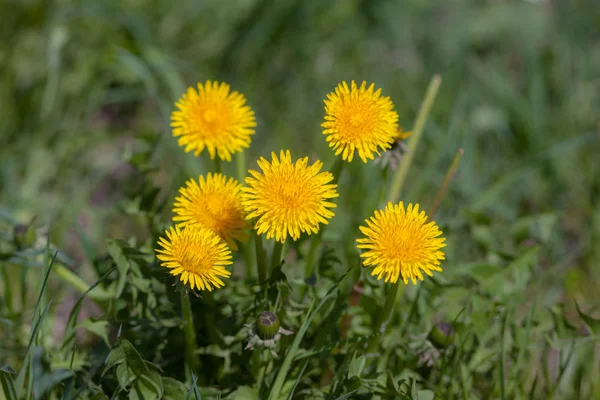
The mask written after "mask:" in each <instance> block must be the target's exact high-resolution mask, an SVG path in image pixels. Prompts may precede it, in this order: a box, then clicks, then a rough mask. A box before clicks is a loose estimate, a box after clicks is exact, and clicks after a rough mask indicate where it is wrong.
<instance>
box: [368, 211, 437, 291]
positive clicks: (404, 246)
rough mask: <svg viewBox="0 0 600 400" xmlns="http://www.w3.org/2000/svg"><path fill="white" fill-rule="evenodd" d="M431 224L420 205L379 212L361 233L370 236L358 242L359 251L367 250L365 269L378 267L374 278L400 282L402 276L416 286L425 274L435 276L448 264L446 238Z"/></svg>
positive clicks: (374, 272)
mask: <svg viewBox="0 0 600 400" xmlns="http://www.w3.org/2000/svg"><path fill="white" fill-rule="evenodd" d="M426 221H427V215H425V212H424V211H421V212H420V213H419V205H418V204H416V205H415V206H413V205H412V204H409V205H408V207H407V208H406V210H405V209H404V203H403V202H400V203H399V204H392V203H388V205H387V207H386V208H385V210H384V211H379V210H378V211H375V216H373V217H371V218H370V219H367V220H366V221H365V222H366V223H367V226H366V227H364V226H361V227H360V231H361V232H362V233H363V234H364V235H365V236H367V237H366V238H361V239H358V240H357V242H358V246H357V247H358V248H359V249H366V250H367V251H365V252H364V253H362V254H361V255H360V256H361V257H362V258H364V259H365V260H364V265H365V266H369V265H373V266H375V269H374V270H373V272H372V273H371V275H377V279H381V277H382V276H383V275H385V281H386V282H389V281H392V282H393V283H396V282H398V278H399V276H400V275H402V280H403V281H404V283H408V279H409V278H410V280H412V282H413V284H416V283H417V281H416V278H419V279H420V280H423V273H422V272H425V273H426V274H427V275H429V276H432V273H431V271H441V270H442V268H441V267H440V260H444V258H445V257H444V252H443V251H441V250H440V249H441V248H442V247H444V246H446V245H445V244H444V240H445V239H444V238H439V237H438V236H440V235H441V234H442V231H440V229H439V228H438V226H437V225H436V223H435V222H429V223H426Z"/></svg>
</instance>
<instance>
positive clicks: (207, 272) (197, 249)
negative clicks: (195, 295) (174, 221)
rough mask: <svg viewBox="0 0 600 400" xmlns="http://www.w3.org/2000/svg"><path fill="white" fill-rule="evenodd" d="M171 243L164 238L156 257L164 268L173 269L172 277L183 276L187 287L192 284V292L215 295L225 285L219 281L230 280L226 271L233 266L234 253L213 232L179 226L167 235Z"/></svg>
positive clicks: (159, 242) (170, 230)
mask: <svg viewBox="0 0 600 400" xmlns="http://www.w3.org/2000/svg"><path fill="white" fill-rule="evenodd" d="M165 234H166V236H167V239H165V238H164V237H161V238H160V239H159V240H158V244H159V245H160V246H161V247H162V249H156V253H157V255H156V257H157V258H158V259H159V260H161V261H162V263H161V264H162V266H163V267H166V268H169V269H170V271H169V272H170V273H171V275H174V276H178V275H181V277H180V279H181V281H182V282H183V283H184V284H187V283H188V281H189V283H190V286H191V288H192V289H194V288H195V287H196V288H198V289H199V290H208V291H212V289H213V286H214V287H215V288H219V287H222V286H224V285H225V284H224V283H223V281H222V280H221V279H220V278H219V277H223V278H229V277H230V276H231V272H229V271H227V270H226V269H225V266H226V265H231V264H232V263H233V262H232V261H231V251H230V250H229V248H228V247H227V245H226V244H225V242H223V241H221V239H220V238H219V237H218V236H217V235H216V234H215V233H214V232H212V231H211V230H209V229H206V228H201V227H198V226H189V227H187V228H185V229H181V228H179V227H178V226H177V227H175V228H172V227H171V228H170V229H168V230H166V231H165Z"/></svg>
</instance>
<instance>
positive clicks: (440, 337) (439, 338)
mask: <svg viewBox="0 0 600 400" xmlns="http://www.w3.org/2000/svg"><path fill="white" fill-rule="evenodd" d="M454 336H455V334H454V328H453V327H452V325H450V324H449V323H447V322H438V323H437V324H435V326H434V327H433V328H432V329H431V332H430V333H429V340H430V341H431V342H432V343H433V344H434V345H435V346H436V347H438V348H441V349H445V348H446V347H448V346H450V345H451V344H452V343H454Z"/></svg>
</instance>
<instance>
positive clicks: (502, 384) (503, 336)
mask: <svg viewBox="0 0 600 400" xmlns="http://www.w3.org/2000/svg"><path fill="white" fill-rule="evenodd" d="M508 315H509V312H508V311H507V312H506V314H505V315H504V322H503V323H502V334H501V336H500V337H501V339H500V398H501V399H502V400H504V399H506V382H505V376H504V368H505V366H506V344H505V342H506V325H507V324H508Z"/></svg>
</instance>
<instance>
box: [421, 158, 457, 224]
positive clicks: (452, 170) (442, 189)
mask: <svg viewBox="0 0 600 400" xmlns="http://www.w3.org/2000/svg"><path fill="white" fill-rule="evenodd" d="M463 154H464V151H463V149H458V151H457V152H456V155H455V156H454V159H453V160H452V164H450V167H449V168H448V171H446V176H445V177H444V182H443V183H442V186H440V188H439V189H438V192H437V194H436V195H435V200H434V201H433V205H432V206H431V209H429V218H433V216H434V215H435V213H436V212H437V210H438V208H440V204H442V200H444V196H446V192H447V191H448V186H449V185H450V182H451V181H452V178H454V175H455V174H456V170H457V169H458V164H460V159H461V158H462V156H463Z"/></svg>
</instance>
